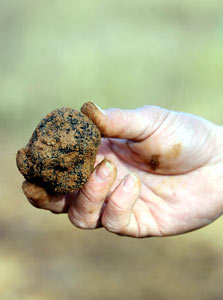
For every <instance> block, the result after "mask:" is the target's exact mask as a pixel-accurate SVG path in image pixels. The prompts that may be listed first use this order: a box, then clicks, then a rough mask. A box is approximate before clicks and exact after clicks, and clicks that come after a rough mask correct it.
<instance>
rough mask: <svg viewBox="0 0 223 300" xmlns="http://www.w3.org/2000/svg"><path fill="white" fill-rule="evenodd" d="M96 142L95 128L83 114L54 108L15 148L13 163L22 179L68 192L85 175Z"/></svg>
mask: <svg viewBox="0 0 223 300" xmlns="http://www.w3.org/2000/svg"><path fill="white" fill-rule="evenodd" d="M100 141H101V134H100V131H99V129H98V128H97V127H96V125H95V124H94V123H93V122H92V121H91V120H90V119H89V118H88V117H87V116H86V115H84V114H83V113H81V112H78V111H76V110H74V109H71V108H61V109H56V110H54V111H53V112H51V113H49V114H48V115H47V116H46V117H45V118H44V119H42V120H41V122H40V123H39V125H38V126H37V128H36V129H35V131H34V132H33V134H32V137H31V139H30V141H29V143H28V144H27V146H26V147H25V148H22V149H20V150H19V151H18V153H17V158H16V162H17V166H18V169H19V170H20V172H21V173H22V174H23V176H24V177H25V178H26V180H28V181H29V182H33V183H36V184H38V185H40V186H43V187H44V188H45V189H46V190H47V191H48V192H51V193H55V194H65V193H68V192H72V191H74V190H77V189H79V188H81V187H82V186H83V185H84V184H85V183H86V181H87V179H88V178H89V176H90V174H91V172H92V170H93V168H94V163H95V159H96V154H97V149H98V147H99V144H100Z"/></svg>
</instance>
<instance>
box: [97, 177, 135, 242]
mask: <svg viewBox="0 0 223 300" xmlns="http://www.w3.org/2000/svg"><path fill="white" fill-rule="evenodd" d="M140 190H141V183H140V179H139V178H138V177H137V176H136V175H135V174H133V173H130V174H128V175H127V176H126V177H125V178H124V179H123V181H122V182H121V183H120V184H119V185H118V187H117V188H116V189H115V190H114V192H113V193H112V194H111V196H110V197H109V199H108V202H107V205H106V207H105V209H104V211H103V215H102V225H103V226H104V227H105V228H106V229H107V230H108V231H111V232H115V233H118V234H122V235H129V236H135V237H137V236H138V235H139V230H138V225H137V220H136V219H135V216H134V215H133V213H132V211H133V208H134V206H135V204H136V202H137V200H138V198H139V196H140Z"/></svg>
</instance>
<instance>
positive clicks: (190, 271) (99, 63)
mask: <svg viewBox="0 0 223 300" xmlns="http://www.w3.org/2000/svg"><path fill="white" fill-rule="evenodd" d="M222 80H223V4H222V3H221V1H218V0H206V1H202V0H193V1H177V0H166V1H161V0H156V1H153V0H152V1H147V0H132V1H127V0H123V1H117V0H107V1H102V0H91V1H90V0H86V1H71V0H65V1H59V0H55V1H49V0H45V1H43V0H40V1H28V0H20V1H16V0H12V1H7V0H0V140H1V146H0V154H1V156H0V164H1V173H0V199H1V201H0V212H1V217H0V244H1V247H0V295H1V299H4V300H5V299H7V300H17V299H24V300H26V299H32V300H51V299H52V300H59V299H80V300H92V299H97V300H100V299H101V300H113V299H120V300H125V299H128V300H131V299H142V300H144V299H145V300H146V299H152V300H153V299H154V300H156V299H157V300H163V299H164V300H166V299H167V300H169V299H171V300H172V299H179V298H180V299H181V300H184V299H185V300H186V299H191V300H193V299H194V300H200V299H202V300H209V299H211V300H218V299H219V300H220V299H222V297H223V287H222V282H223V271H222V268H223V232H222V230H223V222H222V218H220V219H219V220H218V221H216V222H215V223H214V224H212V225H210V226H208V227H206V228H204V229H201V230H199V231H196V232H193V233H190V234H186V235H182V236H178V237H172V238H162V239H161V238H153V239H143V240H134V239H130V238H122V237H119V236H115V235H112V234H109V233H107V232H105V231H104V230H101V229H100V230H96V231H83V230H78V229H75V228H73V227H72V225H70V224H69V222H68V220H67V217H66V216H65V215H61V216H55V215H53V214H51V213H49V212H45V211H39V210H37V209H34V208H33V207H31V206H30V205H28V203H27V202H26V200H25V198H24V196H23V195H22V192H21V188H20V185H21V182H22V177H21V176H20V174H18V171H17V169H16V166H15V154H16V151H17V149H18V148H20V147H22V146H23V145H24V144H25V143H26V142H27V140H28V138H29V137H30V135H31V133H32V131H33V129H34V127H35V126H36V124H37V123H38V122H39V120H40V118H41V117H43V116H44V115H45V114H46V113H48V112H49V111H51V110H53V109H54V108H56V107H60V106H72V107H74V108H77V109H78V108H79V107H80V106H81V104H82V103H83V102H85V101H86V100H92V101H95V102H96V103H97V104H98V105H100V106H102V107H103V108H107V107H114V106H119V107H124V108H134V107H138V106H141V105H145V104H154V105H160V106H164V107H167V108H170V109H175V110H182V111H186V112H190V113H195V114H199V115H201V116H203V117H206V118H208V119H209V120H211V121H213V122H216V123H218V124H223V116H222V108H223V82H222Z"/></svg>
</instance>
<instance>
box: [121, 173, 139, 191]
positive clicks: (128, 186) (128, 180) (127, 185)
mask: <svg viewBox="0 0 223 300" xmlns="http://www.w3.org/2000/svg"><path fill="white" fill-rule="evenodd" d="M137 181H138V177H137V176H136V175H135V174H134V173H129V174H128V175H126V176H125V179H124V181H123V187H124V189H125V190H126V191H127V192H129V191H131V190H132V189H133V187H134V186H135V184H136V183H137Z"/></svg>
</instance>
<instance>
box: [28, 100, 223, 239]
mask: <svg viewBox="0 0 223 300" xmlns="http://www.w3.org/2000/svg"><path fill="white" fill-rule="evenodd" d="M82 112H84V113H85V114H86V115H88V117H89V118H90V119H92V121H93V122H94V123H95V124H96V125H97V126H98V128H99V129H100V130H101V132H102V135H103V137H104V138H103V139H102V143H101V146H100V148H99V151H98V155H97V164H98V163H99V164H98V165H97V166H96V169H95V170H94V172H93V173H92V175H91V176H90V178H89V180H88V182H87V183H86V184H85V186H84V187H83V188H82V189H81V190H80V191H78V192H75V193H72V194H68V195H66V196H59V197H55V196H50V195H48V194H47V193H46V192H45V191H44V190H43V189H42V188H40V187H34V185H30V184H28V183H25V184H24V192H25V194H26V195H27V196H28V198H29V190H30V189H31V188H35V189H36V190H38V191H39V193H38V192H37V193H36V198H35V199H30V202H31V203H32V204H33V205H34V206H38V207H41V208H45V209H49V210H51V211H54V212H58V213H59V212H68V216H69V219H70V220H71V222H72V223H73V224H74V225H75V226H77V227H80V228H87V229H90V228H97V227H100V226H104V227H105V228H106V229H107V230H108V231H111V232H115V233H118V234H121V235H126V236H132V237H146V236H167V235H175V234H180V233H184V232H188V231H191V230H194V229H197V228H200V227H202V226H205V225H207V224H209V223H210V222H212V221H213V220H214V219H216V218H217V217H218V216H220V215H221V214H222V213H223V197H222V184H221V182H222V179H223V171H222V169H223V168H222V167H223V165H222V157H221V152H222V141H223V139H222V135H223V134H222V128H221V127H219V126H217V125H214V124H212V123H210V122H208V121H206V120H204V119H202V118H200V117H196V116H193V115H189V114H184V113H178V112H173V111H168V110H165V109H162V108H159V107H154V106H146V107H142V108H139V109H136V110H120V109H112V110H107V111H106V112H102V111H100V110H99V109H98V108H97V107H96V106H95V105H94V104H92V103H86V104H84V106H83V107H82ZM105 157H106V159H104V158H105ZM103 159H104V160H103ZM116 168H117V174H116ZM128 174H129V175H128ZM126 175H127V176H126ZM41 193H42V194H41ZM40 194H41V195H43V194H44V197H43V196H41V197H40ZM40 199H42V200H41V201H40ZM43 199H44V201H43Z"/></svg>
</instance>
